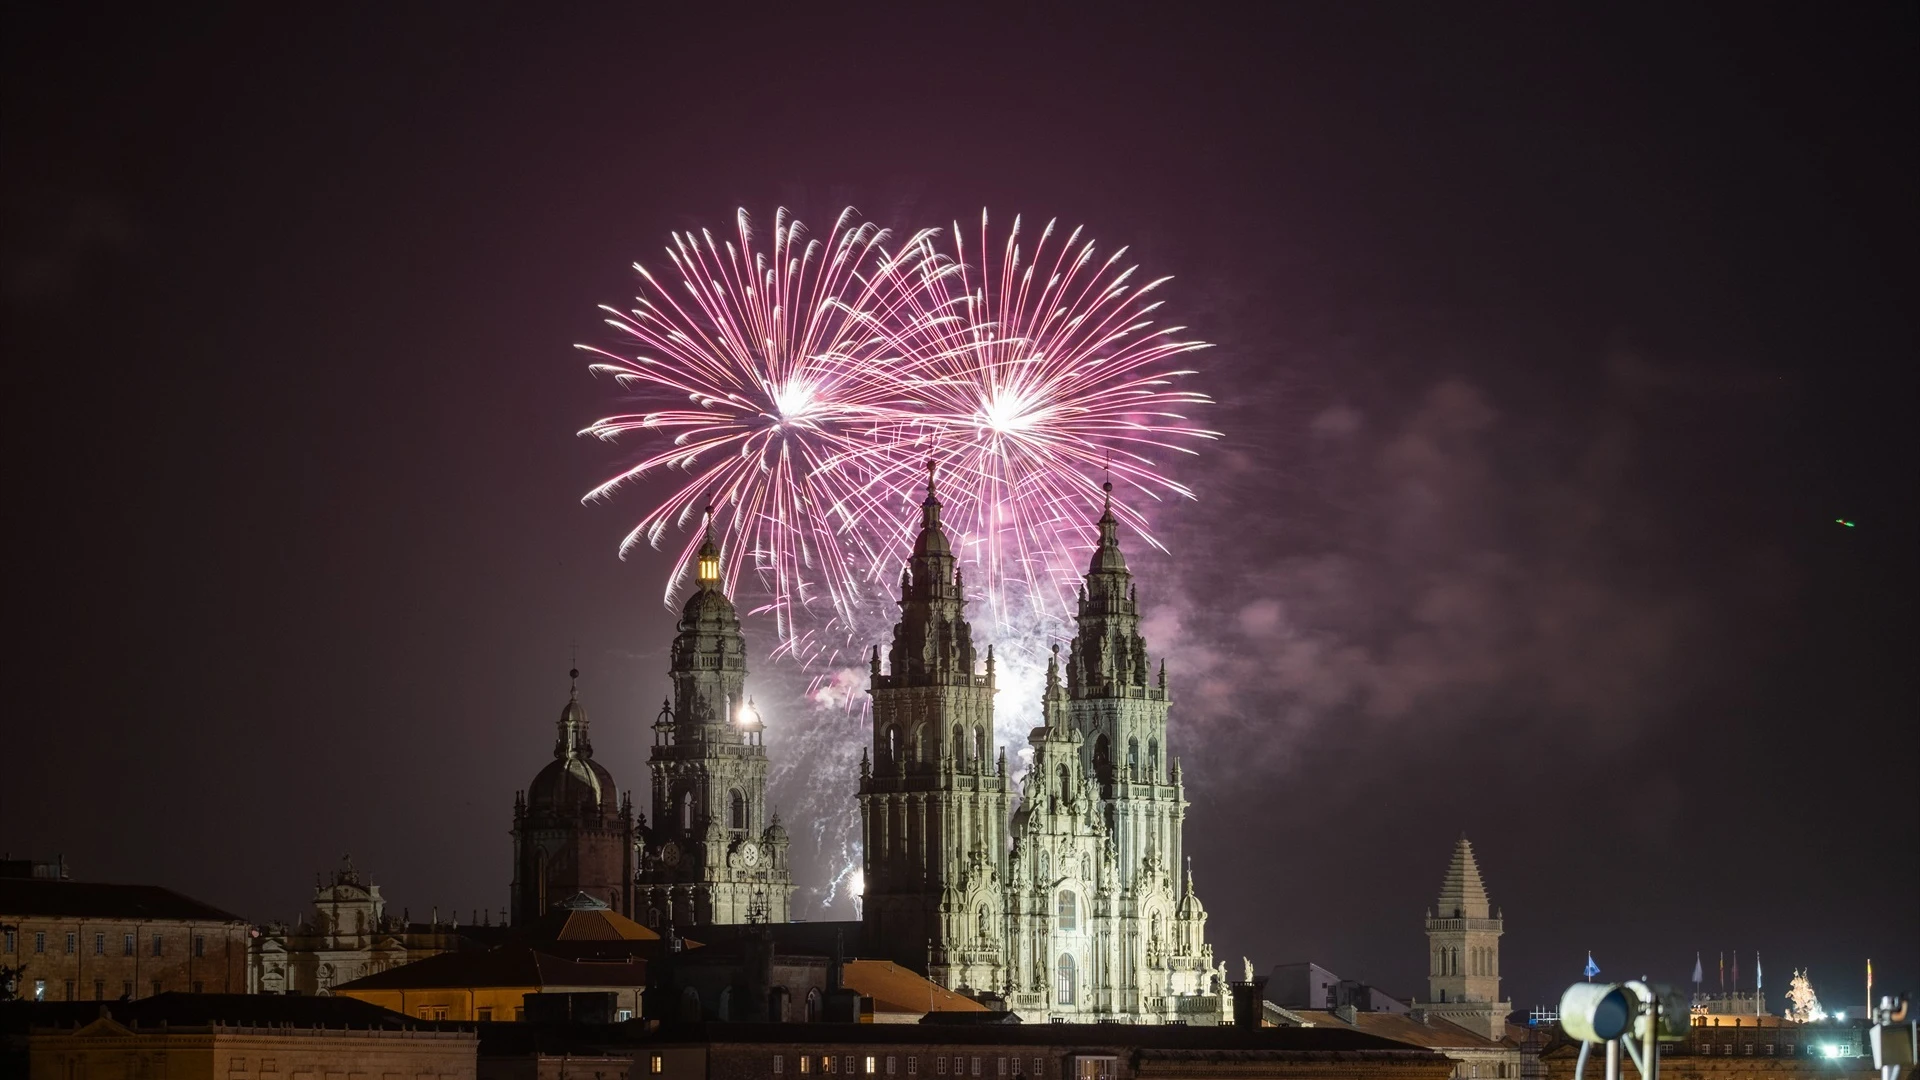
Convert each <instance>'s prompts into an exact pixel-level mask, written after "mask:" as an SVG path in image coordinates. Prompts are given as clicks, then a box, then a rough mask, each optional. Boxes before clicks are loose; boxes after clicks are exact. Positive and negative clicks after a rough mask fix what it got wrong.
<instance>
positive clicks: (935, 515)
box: [913, 461, 953, 556]
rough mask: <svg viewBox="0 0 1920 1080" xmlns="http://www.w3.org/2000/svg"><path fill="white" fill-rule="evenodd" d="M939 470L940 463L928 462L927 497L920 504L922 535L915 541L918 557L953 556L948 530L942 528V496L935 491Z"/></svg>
mask: <svg viewBox="0 0 1920 1080" xmlns="http://www.w3.org/2000/svg"><path fill="white" fill-rule="evenodd" d="M938 468H939V465H938V463H936V462H932V461H929V462H927V497H926V499H925V500H924V501H923V502H921V504H920V535H919V536H918V537H916V538H915V539H914V541H913V553H914V554H915V555H916V556H922V555H951V554H953V546H952V545H951V544H949V543H948V542H947V533H946V530H944V529H942V528H941V527H940V496H939V495H937V494H936V493H935V492H934V489H933V480H934V471H935V470H936V469H938Z"/></svg>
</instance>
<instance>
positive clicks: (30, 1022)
mask: <svg viewBox="0 0 1920 1080" xmlns="http://www.w3.org/2000/svg"><path fill="white" fill-rule="evenodd" d="M7 1008H9V1009H17V1010H20V1012H21V1014H22V1015H23V1016H24V1017H25V1018H26V1024H25V1026H28V1027H36V1028H73V1027H84V1026H85V1025H87V1024H90V1023H92V1022H93V1021H95V1020H97V1019H99V1018H100V1016H101V1014H102V1013H103V1012H104V1013H105V1014H106V1015H107V1016H109V1017H110V1018H111V1019H112V1020H114V1021H115V1022H116V1023H119V1024H123V1025H126V1026H127V1027H133V1026H135V1025H139V1026H142V1027H146V1026H153V1025H159V1024H167V1025H169V1026H171V1027H205V1026H208V1025H212V1024H225V1025H230V1026H235V1027H245V1026H254V1027H266V1026H278V1025H291V1026H293V1027H330V1028H343V1027H355V1028H402V1027H408V1026H414V1025H410V1024H409V1021H408V1019H407V1018H406V1017H405V1016H402V1015H400V1014H399V1013H396V1012H391V1011H389V1010H387V1009H383V1008H381V1007H380V1006H378V1005H370V1004H368V1003H367V1002H364V1001H355V1000H354V999H352V998H341V997H306V996H302V995H297V994H178V993H173V994H156V995H154V996H153V997H146V998H140V999H139V1000H137V1001H105V1002H101V1001H71V1002H68V1001H60V1002H53V1001H48V1002H17V1003H13V1004H11V1005H9V1006H7Z"/></svg>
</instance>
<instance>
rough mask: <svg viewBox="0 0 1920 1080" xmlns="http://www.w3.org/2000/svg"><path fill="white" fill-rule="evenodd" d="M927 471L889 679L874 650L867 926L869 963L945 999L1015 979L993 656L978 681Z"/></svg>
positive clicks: (866, 797) (864, 818)
mask: <svg viewBox="0 0 1920 1080" xmlns="http://www.w3.org/2000/svg"><path fill="white" fill-rule="evenodd" d="M927 470H928V471H927V497H926V500H925V501H924V502H922V503H921V504H920V533H919V535H918V537H916V538H915V540H914V545H913V555H912V556H911V557H910V558H909V559H908V560H907V566H906V569H905V571H904V572H903V573H902V574H901V578H900V621H899V622H897V623H895V624H894V627H893V642H892V645H891V646H890V647H889V649H888V651H887V666H886V670H885V672H884V673H883V672H882V670H881V663H880V649H879V647H878V646H875V647H874V650H873V658H872V661H871V672H870V675H869V682H868V692H869V693H870V694H871V695H872V698H873V741H872V745H871V746H870V747H869V748H868V750H867V752H866V753H865V754H863V756H862V759H861V762H860V817H861V828H862V830H863V840H864V849H865V856H866V861H865V866H864V882H865V888H864V891H863V902H862V905H861V919H862V921H863V922H864V923H865V937H866V942H867V947H868V948H869V949H871V950H873V951H874V954H875V955H879V956H889V957H892V958H894V959H895V960H896V961H898V962H900V963H902V964H904V965H905V966H907V967H910V968H913V969H914V970H917V971H922V972H924V973H925V974H926V975H927V977H928V978H930V979H932V980H933V981H934V982H936V983H939V984H940V985H942V986H945V987H947V988H949V989H960V988H966V989H970V990H973V991H976V992H994V993H997V992H999V991H1000V990H1001V989H1002V988H1003V987H1004V985H1005V983H1006V974H1007V969H1006V956H1005V952H1006V939H1005V929H1004V927H1003V926H1002V920H1003V917H1004V913H1005V900H1004V895H1003V893H1002V883H1003V882H1005V881H1006V880H1007V869H1008V868H1007V859H1008V843H1007V815H1008V811H1009V809H1010V799H1009V795H1008V786H1007V764H1006V755H1005V753H1004V752H1001V753H1000V754H998V756H997V757H996V756H995V755H994V751H993V746H992V739H993V694H994V685H993V650H992V648H991V647H989V648H988V650H987V656H986V671H985V672H984V673H981V672H980V671H978V670H977V668H978V664H977V659H976V656H975V653H974V647H973V628H972V627H971V626H970V625H969V624H968V623H967V620H966V616H965V609H966V599H965V596H964V594H963V591H962V581H961V575H960V572H959V571H958V570H957V569H956V568H955V566H954V557H953V548H952V546H951V545H950V544H949V543H948V541H947V534H946V532H945V531H944V530H943V529H942V528H941V526H940V499H939V496H938V495H937V494H936V493H935V490H934V473H933V470H934V466H933V465H932V463H929V464H928V466H927Z"/></svg>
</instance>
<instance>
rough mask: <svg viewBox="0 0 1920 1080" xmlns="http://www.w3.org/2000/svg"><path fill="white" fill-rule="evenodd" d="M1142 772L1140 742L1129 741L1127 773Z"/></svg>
mask: <svg viewBox="0 0 1920 1080" xmlns="http://www.w3.org/2000/svg"><path fill="white" fill-rule="evenodd" d="M1139 771H1140V740H1139V739H1128V740H1127V772H1129V773H1134V774H1138V773H1139Z"/></svg>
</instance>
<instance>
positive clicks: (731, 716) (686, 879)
mask: <svg viewBox="0 0 1920 1080" xmlns="http://www.w3.org/2000/svg"><path fill="white" fill-rule="evenodd" d="M695 579H696V581H695V583H696V588H695V590H694V593H693V595H692V596H690V597H688V598H687V602H686V605H685V606H684V607H683V608H682V609H681V613H680V626H679V635H678V636H677V637H675V638H674V641H673V654H672V660H671V662H670V664H669V668H668V674H669V676H670V677H671V679H672V682H673V697H672V698H671V699H670V700H669V701H667V702H666V703H664V704H663V705H662V706H661V709H660V716H659V719H657V720H656V721H655V722H654V725H653V733H654V740H653V750H652V753H651V755H650V756H649V758H648V762H647V767H648V769H649V771H650V772H651V774H652V780H653V817H652V819H651V821H650V822H648V821H643V822H642V828H641V830H640V836H639V838H638V839H639V844H638V860H637V864H638V873H637V875H636V876H635V878H634V889H635V892H636V895H637V897H638V899H637V901H636V902H635V905H634V910H633V911H632V912H630V913H629V914H632V915H634V916H635V917H636V918H638V919H640V920H641V921H643V922H645V923H646V924H647V925H649V926H653V927H661V926H666V925H673V926H677V927H680V928H683V929H685V928H689V927H695V926H702V925H711V924H715V923H721V924H730V923H749V922H779V923H783V922H786V921H787V920H788V913H789V911H790V906H791V903H792V898H793V877H792V874H791V872H790V871H789V869H788V866H787V834H786V830H785V829H784V828H782V827H781V825H780V822H779V819H778V817H777V816H772V817H770V816H769V815H768V813H767V751H766V747H765V746H764V745H763V744H762V741H761V737H762V732H763V728H764V725H763V723H762V721H761V718H760V714H759V712H758V711H757V710H756V709H755V708H754V705H753V700H752V699H751V698H749V697H747V696H746V693H745V686H746V679H747V643H746V638H745V636H744V635H742V634H741V632H740V618H739V615H738V614H737V613H736V612H735V611H734V607H733V601H732V600H730V599H728V597H727V594H726V592H725V590H724V589H723V588H722V587H721V560H720V549H719V547H718V545H716V544H715V543H714V539H713V515H712V512H711V511H709V512H708V515H707V534H706V539H705V540H704V542H703V543H702V544H701V546H700V552H699V555H698V557H697V559H696V562H695Z"/></svg>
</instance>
